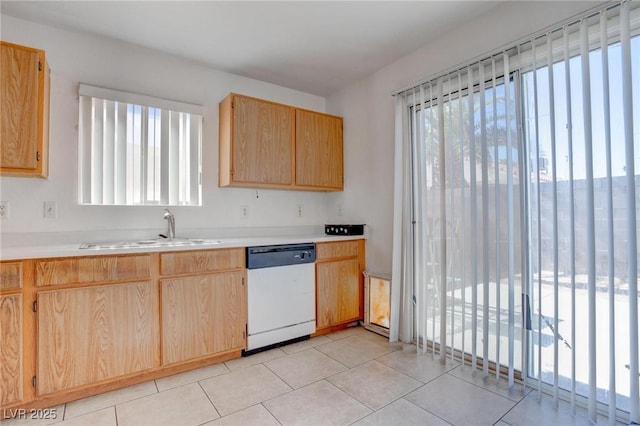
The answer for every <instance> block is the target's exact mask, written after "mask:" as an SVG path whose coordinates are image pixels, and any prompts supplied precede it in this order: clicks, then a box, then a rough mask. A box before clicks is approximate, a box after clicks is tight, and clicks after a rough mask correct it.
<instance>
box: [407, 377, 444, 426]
mask: <svg viewBox="0 0 640 426" xmlns="http://www.w3.org/2000/svg"><path fill="white" fill-rule="evenodd" d="M421 387H422V386H421ZM418 389H420V388H418ZM418 389H416V390H418ZM405 396H406V395H405ZM402 399H404V400H405V401H407V402H408V403H409V404H411V405H414V406H416V407H418V408H419V409H421V410H423V411H426V412H427V413H429V414H431V415H432V416H434V417H437V418H439V419H440V420H442V421H443V422H445V423H447V424H450V425H452V426H454V424H453V423H451V422H450V421H448V420H447V419H444V418H442V417H440V416H439V415H437V414H436V413H433V412H431V411H429V410H427V409H426V408H424V407H421V406H419V405H418V404H416V403H414V402H413V401H409V400H408V399H406V398H405V397H402Z"/></svg>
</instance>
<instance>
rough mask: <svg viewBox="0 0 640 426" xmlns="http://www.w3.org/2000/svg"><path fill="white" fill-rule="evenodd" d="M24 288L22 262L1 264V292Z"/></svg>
mask: <svg viewBox="0 0 640 426" xmlns="http://www.w3.org/2000/svg"><path fill="white" fill-rule="evenodd" d="M21 288H22V262H2V263H0V290H19V289H21Z"/></svg>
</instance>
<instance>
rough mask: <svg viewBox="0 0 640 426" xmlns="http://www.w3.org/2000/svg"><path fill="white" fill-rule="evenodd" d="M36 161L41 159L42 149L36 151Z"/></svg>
mask: <svg viewBox="0 0 640 426" xmlns="http://www.w3.org/2000/svg"><path fill="white" fill-rule="evenodd" d="M36 161H40V151H36Z"/></svg>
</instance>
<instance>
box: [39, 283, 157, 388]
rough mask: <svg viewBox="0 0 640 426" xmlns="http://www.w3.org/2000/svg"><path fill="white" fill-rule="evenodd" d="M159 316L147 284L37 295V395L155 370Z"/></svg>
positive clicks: (151, 288)
mask: <svg viewBox="0 0 640 426" xmlns="http://www.w3.org/2000/svg"><path fill="white" fill-rule="evenodd" d="M159 315H160V314H159V300H158V291H157V287H156V285H155V284H154V283H152V282H149V281H146V282H135V283H127V284H115V285H104V286H93V287H84V288H73V289H66V290H53V291H41V292H39V294H38V349H37V365H38V380H37V384H38V386H37V389H38V394H39V395H44V394H48V393H51V392H56V391H61V390H65V389H70V388H74V387H78V386H83V385H89V384H94V383H98V382H101V381H104V380H108V379H113V378H116V377H119V376H124V375H127V374H131V373H135V372H140V371H144V370H147V369H151V368H154V367H158V366H159V365H160V344H159V336H160V333H159V324H160V320H159Z"/></svg>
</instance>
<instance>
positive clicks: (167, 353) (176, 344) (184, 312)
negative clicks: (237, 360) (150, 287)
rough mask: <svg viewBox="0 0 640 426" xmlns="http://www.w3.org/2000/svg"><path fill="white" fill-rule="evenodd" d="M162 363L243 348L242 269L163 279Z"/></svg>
mask: <svg viewBox="0 0 640 426" xmlns="http://www.w3.org/2000/svg"><path fill="white" fill-rule="evenodd" d="M161 282H162V356H163V364H164V365H167V364H173V363H177V362H182V361H187V360H190V359H194V358H199V357H205V356H208V355H212V354H215V353H218V352H224V351H229V350H234V349H235V350H237V349H244V347H245V327H246V323H247V314H246V287H245V285H244V273H243V272H231V273H221V274H211V275H199V276H192V277H184V278H175V279H167V280H162V281H161Z"/></svg>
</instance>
